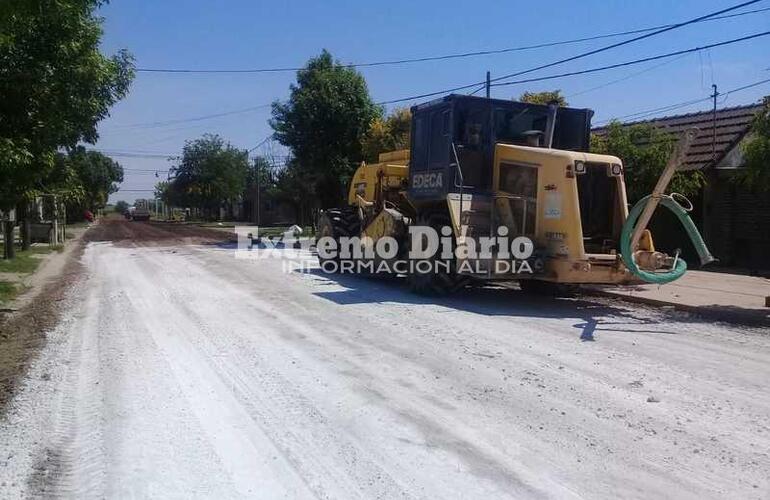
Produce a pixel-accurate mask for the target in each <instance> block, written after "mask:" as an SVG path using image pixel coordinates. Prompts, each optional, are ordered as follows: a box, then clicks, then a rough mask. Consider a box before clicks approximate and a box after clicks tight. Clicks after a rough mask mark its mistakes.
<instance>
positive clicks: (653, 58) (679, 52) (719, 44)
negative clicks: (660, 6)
mask: <svg viewBox="0 0 770 500" xmlns="http://www.w3.org/2000/svg"><path fill="white" fill-rule="evenodd" d="M767 35H770V31H763V32H762V33H755V34H753V35H747V36H744V37H740V38H733V39H732V40H725V41H723V42H717V43H712V44H709V45H703V46H702V47H693V48H691V49H684V50H677V51H675V52H669V53H667V54H659V55H657V56H651V57H645V58H642V59H634V60H632V61H625V62H622V63H616V64H609V65H607V66H600V67H598V68H591V69H584V70H579V71H569V72H566V73H560V74H558V75H549V76H541V77H536V78H526V79H524V80H515V81H512V82H503V83H494V84H492V86H493V87H502V86H506V85H518V84H521V83H531V82H541V81H544V80H553V79H556V78H564V77H567V76H576V75H585V74H588V73H596V72H598V71H606V70H608V69H615V68H622V67H625V66H632V65H635V64H641V63H645V62H650V61H657V60H659V59H665V58H668V57H674V56H678V55H683V54H690V53H693V52H698V51H701V50H705V49H711V48H714V47H722V46H724V45H730V44H733V43H738V42H745V41H746V40H753V39H754V38H760V37H763V36H767Z"/></svg>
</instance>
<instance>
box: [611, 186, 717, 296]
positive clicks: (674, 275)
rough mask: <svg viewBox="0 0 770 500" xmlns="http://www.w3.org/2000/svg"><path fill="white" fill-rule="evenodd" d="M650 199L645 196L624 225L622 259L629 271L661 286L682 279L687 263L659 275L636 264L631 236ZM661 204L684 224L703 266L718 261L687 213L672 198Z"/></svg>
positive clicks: (662, 200) (621, 243)
mask: <svg viewBox="0 0 770 500" xmlns="http://www.w3.org/2000/svg"><path fill="white" fill-rule="evenodd" d="M649 199H650V196H645V197H644V198H642V199H641V200H639V201H638V202H637V203H636V205H634V207H633V208H632V209H631V212H629V214H628V218H627V219H626V222H625V223H624V224H623V230H622V231H621V233H620V252H621V258H622V259H623V262H624V263H625V264H626V267H627V268H628V270H629V271H631V272H632V273H633V274H634V276H637V277H638V278H640V279H641V280H642V281H646V282H647V283H659V284H663V283H670V282H672V281H674V280H677V279H679V278H681V277H682V275H683V274H684V273H685V272H686V271H687V263H686V262H685V261H684V260H682V259H677V261H676V265H675V267H674V269H671V270H669V271H665V272H659V273H658V272H649V271H643V270H641V269H639V267H638V266H637V265H636V262H634V253H633V251H632V250H631V236H632V235H633V233H634V226H635V225H636V221H637V220H638V219H639V216H640V215H641V214H642V211H643V210H644V207H645V206H646V205H647V202H648V201H649ZM660 204H661V205H663V206H664V207H666V208H668V209H669V210H671V211H672V212H674V215H676V217H677V218H678V219H679V222H681V223H682V225H683V226H684V229H685V231H686V232H687V235H688V236H689V237H690V240H691V241H692V243H693V245H694V246H695V251H696V252H698V256H699V257H700V261H701V264H702V265H705V264H708V263H709V262H713V261H714V260H716V259H714V257H713V256H712V255H711V253H710V252H709V250H708V248H706V243H704V241H703V238H702V237H701V235H700V233H699V232H698V228H697V227H695V224H694V223H693V221H692V219H690V216H689V215H687V212H686V211H685V210H684V209H683V208H682V207H681V206H680V205H679V204H678V203H677V202H676V201H674V200H673V199H672V198H671V197H670V196H663V197H662V198H661V199H660Z"/></svg>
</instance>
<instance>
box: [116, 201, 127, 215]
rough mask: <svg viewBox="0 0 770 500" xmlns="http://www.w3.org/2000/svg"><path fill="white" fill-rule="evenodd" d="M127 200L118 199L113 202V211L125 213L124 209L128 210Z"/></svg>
mask: <svg viewBox="0 0 770 500" xmlns="http://www.w3.org/2000/svg"><path fill="white" fill-rule="evenodd" d="M128 207H129V205H128V202H127V201H124V200H118V201H116V202H115V212H117V213H119V214H124V213H126V210H128Z"/></svg>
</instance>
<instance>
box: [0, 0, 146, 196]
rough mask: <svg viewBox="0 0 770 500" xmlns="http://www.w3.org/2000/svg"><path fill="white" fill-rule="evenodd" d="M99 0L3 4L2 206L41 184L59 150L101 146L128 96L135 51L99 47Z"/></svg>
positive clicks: (33, 0) (10, 1)
mask: <svg viewBox="0 0 770 500" xmlns="http://www.w3.org/2000/svg"><path fill="white" fill-rule="evenodd" d="M101 3H102V2H101V1H99V0H69V1H60V0H4V2H3V3H2V6H0V118H1V119H0V205H2V206H0V208H2V209H8V208H11V207H13V206H14V205H16V204H17V203H19V202H20V201H22V200H23V199H26V198H29V195H31V194H34V191H36V190H40V189H41V185H40V183H41V181H42V180H43V179H44V177H45V176H46V174H47V173H48V172H49V171H50V170H51V169H52V168H53V166H54V161H55V158H56V151H57V150H58V149H59V148H74V147H75V146H76V145H77V144H78V142H81V141H83V142H87V143H92V144H93V143H94V142H96V139H97V138H98V135H97V132H96V125H97V123H98V122H99V121H100V120H101V119H103V118H104V117H106V116H107V115H108V111H109V109H110V107H111V106H112V105H113V104H114V103H115V102H117V101H118V100H120V99H121V98H123V97H124V96H125V95H126V93H127V91H128V87H129V84H130V82H131V80H132V78H133V65H132V59H131V56H130V55H129V54H128V53H127V52H125V51H121V52H119V53H118V54H116V55H115V56H113V57H112V58H107V57H105V56H103V55H102V54H101V52H100V51H99V43H100V40H101V37H102V28H101V23H102V21H101V19H100V18H98V17H96V15H95V10H96V9H97V8H98V7H99V6H100V5H101Z"/></svg>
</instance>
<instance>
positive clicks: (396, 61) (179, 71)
mask: <svg viewBox="0 0 770 500" xmlns="http://www.w3.org/2000/svg"><path fill="white" fill-rule="evenodd" d="M758 1H761V0H756V2H758ZM756 2H747V3H745V4H742V5H739V6H737V7H733V8H730V9H726V10H724V11H720V13H723V12H728V11H730V10H735V9H737V8H740V7H744V6H746V5H750V4H752V3H756ZM769 10H770V7H767V8H763V9H755V10H750V11H746V12H739V13H736V14H728V15H718V13H715V14H712V15H710V16H704V17H703V18H699V19H698V20H693V21H691V22H687V23H682V24H662V25H658V26H651V27H648V28H639V29H633V30H626V31H620V32H615V33H606V34H601V35H592V36H585V37H579V38H572V39H567V40H557V41H553V42H543V43H537V44H532V45H522V46H518V47H507V48H502V49H489V50H478V51H473V52H460V53H453V54H442V55H436V56H426V57H415V58H406V59H394V60H386V61H375V62H362V63H351V64H344V65H342V66H344V67H347V68H367V67H375V66H394V65H401V64H412V63H422V62H430V61H444V60H451V59H461V58H468V57H479V56H488V55H497V54H506V53H510V52H522V51H527V50H535V49H542V48H548V47H556V46H560V45H571V44H576V43H582V42H589V41H592V40H601V39H606V38H615V37H620V36H628V35H636V34H640V33H649V32H651V31H657V32H658V33H661V32H663V30H669V29H675V28H678V27H680V26H684V24H691V23H700V22H704V21H717V20H723V19H731V18H735V17H741V16H747V15H752V14H759V13H762V12H767V11H769ZM655 34H657V33H651V34H650V35H649V36H652V35H655ZM637 39H640V38H637ZM630 41H634V40H630ZM630 41H629V42H630ZM303 69H305V68H303V67H276V68H253V69H249V68H246V69H173V68H137V69H136V71H137V72H141V73H176V74H195V73H198V74H244V73H245V74H248V73H285V72H294V71H301V70H303Z"/></svg>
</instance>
